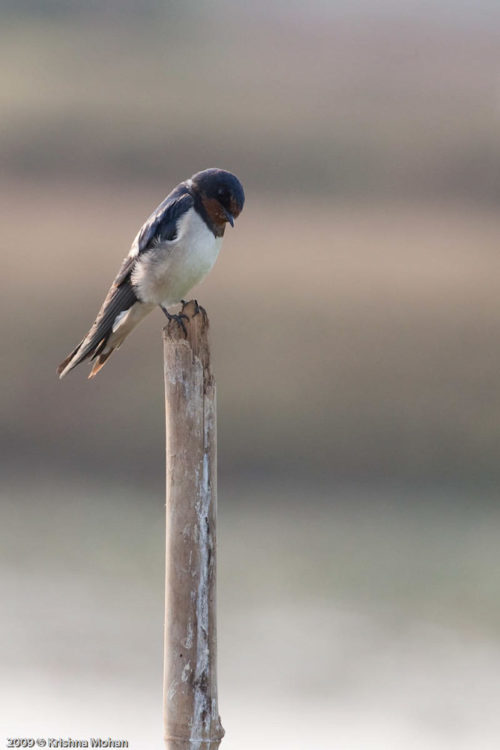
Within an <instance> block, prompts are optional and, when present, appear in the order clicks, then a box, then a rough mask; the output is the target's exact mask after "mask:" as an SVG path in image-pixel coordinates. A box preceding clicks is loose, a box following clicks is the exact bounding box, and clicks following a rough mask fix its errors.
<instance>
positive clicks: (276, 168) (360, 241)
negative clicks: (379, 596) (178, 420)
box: [0, 3, 500, 481]
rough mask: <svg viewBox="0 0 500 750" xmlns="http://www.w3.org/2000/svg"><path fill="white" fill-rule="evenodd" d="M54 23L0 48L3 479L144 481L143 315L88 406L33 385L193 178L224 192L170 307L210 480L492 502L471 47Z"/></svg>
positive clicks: (380, 30) (367, 26)
mask: <svg viewBox="0 0 500 750" xmlns="http://www.w3.org/2000/svg"><path fill="white" fill-rule="evenodd" d="M22 7H23V6H21V8H22ZM42 7H43V6H42V5H40V8H42ZM61 7H62V6H60V5H59V4H58V3H53V4H52V5H50V4H49V8H48V9H47V8H46V9H45V12H42V11H41V10H40V11H39V12H38V13H37V12H35V11H36V8H37V6H36V4H35V5H34V6H33V5H32V6H31V12H27V11H26V10H25V12H24V13H22V12H21V11H20V9H19V7H18V9H17V12H14V11H13V10H12V11H11V12H10V13H9V12H8V11H6V12H5V13H4V20H3V23H2V29H1V31H0V34H1V44H0V62H1V65H0V70H1V71H2V73H1V74H0V75H1V77H2V86H1V89H2V92H3V93H2V97H3V107H2V109H3V113H4V116H3V124H2V129H1V131H0V152H1V162H2V167H3V171H2V175H3V180H2V186H1V206H2V227H3V232H2V234H3V242H4V245H5V251H4V255H5V258H6V260H7V264H8V266H7V271H8V277H7V278H8V280H9V281H8V283H7V285H6V288H5V290H4V297H3V300H4V305H5V309H6V310H7V311H8V313H7V314H6V315H4V318H3V325H4V326H5V332H4V339H3V340H4V359H5V368H6V373H5V374H6V385H5V387H4V389H3V396H4V399H5V405H4V408H5V420H6V429H5V430H4V433H3V434H4V438H5V440H6V451H7V453H8V454H10V456H9V457H10V460H12V459H15V456H16V455H18V452H19V451H21V453H24V452H25V451H29V452H30V454H31V455H32V458H33V460H35V461H36V460H37V457H38V460H41V461H42V462H44V463H45V462H50V463H51V464H52V465H54V464H56V465H57V467H58V469H60V468H61V464H62V465H64V466H65V467H67V468H68V470H70V471H71V470H72V468H73V467H77V468H78V469H80V468H81V467H82V466H85V465H86V466H88V468H89V469H90V467H92V469H93V470H94V471H95V470H99V471H101V470H102V471H109V472H111V473H113V472H121V471H122V468H123V460H124V459H128V460H127V461H126V463H127V464H128V466H129V467H131V470H132V471H134V463H133V462H132V464H131V463H130V461H131V459H132V458H133V457H134V456H135V455H136V451H137V449H138V447H139V450H140V453H141V466H142V467H143V468H144V469H146V468H147V471H148V473H149V472H151V471H154V467H155V466H156V467H157V466H158V465H159V463H160V461H161V456H162V440H163V438H162V435H163V425H162V418H161V403H162V402H161V399H162V396H161V377H160V376H161V367H160V358H161V350H160V333H159V329H160V326H161V325H162V319H161V315H160V314H158V315H155V316H154V317H153V318H152V320H151V321H148V323H147V324H146V325H145V326H144V328H143V329H142V330H141V331H138V332H137V333H136V334H135V335H134V337H133V338H132V339H131V340H129V341H127V346H126V348H124V349H123V350H122V351H120V352H119V353H118V354H117V355H115V356H114V357H113V360H112V361H111V362H110V364H109V365H108V366H107V367H106V370H105V372H103V373H102V376H101V377H100V378H99V380H98V382H97V383H96V384H94V383H92V384H87V383H86V382H85V383H84V382H83V377H84V374H85V373H84V369H85V368H84V367H82V368H80V371H79V372H77V373H75V374H73V375H72V377H71V378H70V379H68V380H66V381H65V382H64V383H63V384H59V383H57V382H56V381H55V380H54V377H53V368H54V365H55V364H57V362H58V361H59V360H60V359H61V358H62V357H63V356H64V355H65V354H66V353H67V351H69V350H70V349H71V348H72V347H73V346H74V345H75V344H76V343H77V341H78V340H79V337H80V336H81V335H82V334H83V333H84V332H85V330H87V328H88V326H89V324H90V323H91V322H92V320H93V316H94V314H95V313H96V311H97V309H98V307H99V305H100V303H101V300H102V297H103V294H104V293H105V291H106V289H107V286H108V284H109V283H110V281H111V279H112V278H113V276H114V273H115V269H116V267H117V265H118V263H119V262H120V260H121V258H122V257H123V255H125V254H126V253H127V251H128V247H129V245H130V242H131V240H132V238H133V237H134V236H135V233H136V231H137V229H138V227H139V226H140V225H141V223H142V221H143V220H144V219H145V217H146V216H147V215H148V214H149V212H150V211H151V210H152V209H153V208H154V206H155V205H157V203H158V202H159V201H160V200H161V199H162V198H163V196H164V195H165V194H166V193H167V192H168V191H169V190H170V189H171V187H172V186H173V185H175V184H177V182H179V181H180V180H181V179H184V178H185V177H187V176H189V175H190V174H191V173H193V172H194V171H197V170H198V169H200V168H204V167H207V166H211V165H218V166H222V167H225V168H228V169H231V170H232V171H234V172H235V173H236V174H238V175H239V176H240V178H241V180H242V182H243V183H244V185H245V187H246V191H247V205H246V208H245V212H244V214H243V215H242V217H241V220H240V221H239V222H238V227H237V230H236V231H234V232H229V233H228V235H229V236H228V237H227V238H226V243H225V247H224V252H223V254H222V256H221V258H220V262H219V263H218V266H217V268H216V270H215V273H214V274H212V275H211V276H210V278H209V279H208V280H207V281H206V282H205V284H204V286H203V287H202V288H200V289H197V290H195V293H196V295H197V296H198V297H199V298H200V301H201V302H203V303H204V304H205V306H206V307H207V308H208V311H209V313H210V316H211V320H212V330H213V343H214V356H215V367H216V371H217V374H218V379H219V391H220V407H221V441H222V449H221V451H220V455H221V462H222V467H223V469H224V470H225V471H228V472H232V471H238V472H239V471H248V472H254V471H261V470H265V471H274V470H276V469H278V470H281V469H283V468H285V469H286V470H289V469H290V467H292V466H293V467H295V468H296V469H297V470H298V471H299V472H300V473H301V474H304V473H306V474H307V473H308V472H314V473H315V472H316V471H317V470H318V469H319V470H330V469H331V470H332V478H335V477H339V476H340V477H342V479H345V478H348V479H356V478H359V477H360V476H367V477H376V478H378V477H385V478H394V477H396V478H406V477H409V478H410V479H412V480H414V479H416V478H420V479H422V478H427V477H429V478H431V479H432V480H436V479H437V480H445V481H450V480H454V479H458V480H462V479H466V478H469V477H470V478H472V479H473V480H474V481H477V480H478V479H481V478H488V479H490V478H495V479H496V478H497V477H498V460H497V447H498V443H499V437H500V433H499V427H498V425H499V423H500V419H499V418H500V400H499V397H498V389H497V388H496V387H495V386H496V381H497V378H496V374H497V372H498V371H499V369H500V354H499V348H498V347H497V346H496V345H495V341H496V331H497V328H498V324H499V318H500V312H499V307H498V304H497V296H498V295H497V289H498V284H497V278H498V273H497V272H498V265H499V260H498V250H497V248H498V239H499V233H500V220H499V219H498V217H497V210H496V203H497V199H498V197H499V194H500V186H499V179H498V172H499V167H500V157H499V153H500V150H499V146H500V135H499V128H498V96H499V88H498V74H497V71H498V69H499V66H500V51H499V50H500V47H499V46H498V44H497V41H498V35H497V34H496V33H495V28H492V27H491V25H487V24H486V23H484V22H483V23H480V22H479V21H480V20H481V18H480V17H478V18H475V17H474V18H473V19H472V20H473V21H475V23H472V21H471V23H470V24H469V25H466V24H465V22H464V19H462V22H461V23H459V22H458V20H459V19H460V15H459V18H458V19H456V21H455V23H453V24H449V23H445V22H444V21H443V20H442V19H441V21H440V22H439V18H438V21H437V22H436V21H435V20H434V21H433V19H432V18H431V17H429V16H427V15H426V14H425V13H421V14H420V15H419V14H417V15H416V16H415V14H413V15H412V14H411V13H408V14H407V15H405V14H404V13H399V14H398V13H395V12H392V14H391V13H385V14H380V15H377V13H375V12H374V11H372V12H371V13H368V11H366V12H365V13H364V14H363V13H361V12H360V13H359V14H358V16H356V15H354V16H353V15H352V14H351V15H350V14H349V13H347V11H346V12H345V13H344V14H342V12H341V10H338V11H337V13H336V14H333V15H332V16H331V17H330V16H329V14H328V12H327V11H326V10H324V12H323V14H321V13H320V7H319V6H318V7H316V6H314V8H316V11H317V13H316V15H315V13H314V8H311V11H310V12H309V13H307V12H306V11H305V10H304V9H302V10H300V9H297V8H295V10H294V9H293V8H289V10H288V12H286V13H285V12H284V11H283V12H278V11H279V7H276V8H274V11H275V12H274V14H273V13H272V12H271V9H269V10H268V12H267V13H266V12H265V11H264V10H263V9H262V8H260V6H255V8H254V9H253V10H250V9H245V8H244V7H243V6H239V5H233V6H230V7H228V6H225V5H223V4H221V5H217V4H215V6H212V5H210V6H209V5H203V4H202V5H200V6H199V7H198V8H197V9H196V10H195V9H194V8H193V7H190V6H185V8H184V10H183V9H182V8H181V7H178V6H175V8H176V10H175V11H174V5H172V6H167V9H166V10H163V11H160V10H159V9H158V7H157V6H155V5H154V4H152V5H150V6H148V5H147V4H146V5H145V6H144V8H143V11H142V12H141V13H139V12H137V13H135V12H133V9H132V7H130V8H129V7H128V6H125V7H124V8H123V9H122V10H121V11H120V5H119V4H113V3H108V4H107V5H105V6H104V7H103V9H101V10H98V9H97V8H94V10H93V11H91V10H87V11H86V12H83V11H81V10H80V11H79V12H78V10H77V6H75V7H74V8H73V10H72V11H71V9H68V8H66V11H65V12H62V10H61ZM49 10H51V12H50V13H49V12H48V11H49ZM447 20H449V19H447ZM96 414H99V423H98V424H97V423H96ZM132 425H133V427H132ZM96 427H98V433H99V440H98V442H97V443H96ZM131 432H132V434H133V439H132V440H131V439H129V438H128V437H127V436H128V435H130V433H131ZM141 471H142V469H141Z"/></svg>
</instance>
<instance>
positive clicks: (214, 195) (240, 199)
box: [191, 169, 245, 226]
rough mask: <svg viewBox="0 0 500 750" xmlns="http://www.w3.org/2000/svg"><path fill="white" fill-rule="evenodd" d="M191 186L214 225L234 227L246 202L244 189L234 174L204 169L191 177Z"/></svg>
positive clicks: (222, 170)
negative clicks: (227, 223) (227, 224)
mask: <svg viewBox="0 0 500 750" xmlns="http://www.w3.org/2000/svg"><path fill="white" fill-rule="evenodd" d="M191 185H192V189H193V190H195V191H196V192H197V193H198V194H199V196H200V198H201V202H202V204H203V207H204V209H205V211H206V212H207V214H208V215H209V217H210V219H211V221H213V222H214V224H217V225H219V226H220V225H222V226H224V224H225V223H226V222H229V223H230V224H231V226H234V220H235V219H236V218H237V217H238V216H239V215H240V213H241V210H242V208H243V204H244V202H245V193H244V192H243V187H242V185H241V182H240V181H239V180H238V178H237V177H235V176H234V174H231V172H226V171H225V170H224V169H204V170H203V172H197V173H196V174H194V175H193V176H192V177H191Z"/></svg>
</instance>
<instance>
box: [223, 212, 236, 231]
mask: <svg viewBox="0 0 500 750" xmlns="http://www.w3.org/2000/svg"><path fill="white" fill-rule="evenodd" d="M224 215H225V217H226V219H227V220H228V222H229V223H230V224H231V226H232V227H234V216H233V215H232V214H230V213H229V211H227V210H226V209H224Z"/></svg>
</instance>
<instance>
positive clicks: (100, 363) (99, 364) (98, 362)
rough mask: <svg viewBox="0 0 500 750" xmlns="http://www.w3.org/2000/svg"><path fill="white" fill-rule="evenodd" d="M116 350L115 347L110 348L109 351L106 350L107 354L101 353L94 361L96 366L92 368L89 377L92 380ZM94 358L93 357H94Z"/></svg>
mask: <svg viewBox="0 0 500 750" xmlns="http://www.w3.org/2000/svg"><path fill="white" fill-rule="evenodd" d="M113 352H114V349H110V350H109V352H106V353H105V354H99V355H98V357H97V359H96V361H95V362H94V366H93V368H92V369H91V371H90V373H89V376H88V379H89V380H91V379H92V378H95V376H96V375H97V373H98V372H99V370H100V369H101V367H104V365H105V364H106V361H107V359H108V357H110V356H111V355H112V354H113ZM92 359H93V357H92Z"/></svg>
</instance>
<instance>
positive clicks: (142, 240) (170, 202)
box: [113, 184, 194, 287]
mask: <svg viewBox="0 0 500 750" xmlns="http://www.w3.org/2000/svg"><path fill="white" fill-rule="evenodd" d="M193 205H194V199H193V196H192V195H191V193H189V192H188V189H187V187H186V186H185V185H183V184H181V185H178V186H177V187H176V188H175V190H172V192H171V193H170V194H169V195H167V197H166V198H165V200H164V201H163V202H162V203H160V205H159V206H158V207H157V208H156V209H155V210H154V211H153V213H152V214H151V216H150V217H149V218H148V219H147V220H146V221H145V222H144V224H143V225H142V227H141V228H140V230H139V232H138V234H137V237H136V238H135V240H134V242H133V243H132V249H131V254H129V255H128V256H127V257H126V258H125V260H124V261H123V263H122V265H121V268H120V270H119V271H118V273H117V275H116V278H115V280H114V282H113V285H114V286H115V287H118V286H121V285H122V284H123V283H124V281H127V280H128V279H129V277H130V274H131V272H132V269H133V267H134V265H135V262H136V260H137V256H138V255H140V254H141V253H144V252H145V251H146V250H148V249H149V248H150V247H151V245H152V243H153V242H165V241H166V240H174V239H175V237H176V234H177V221H178V219H179V218H180V217H181V216H182V214H183V213H185V212H186V211H188V210H189V209H190V208H191V207H192V206H193Z"/></svg>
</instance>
